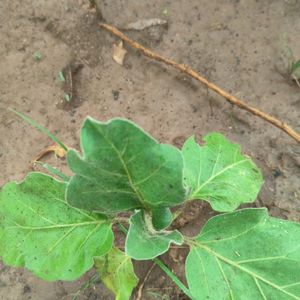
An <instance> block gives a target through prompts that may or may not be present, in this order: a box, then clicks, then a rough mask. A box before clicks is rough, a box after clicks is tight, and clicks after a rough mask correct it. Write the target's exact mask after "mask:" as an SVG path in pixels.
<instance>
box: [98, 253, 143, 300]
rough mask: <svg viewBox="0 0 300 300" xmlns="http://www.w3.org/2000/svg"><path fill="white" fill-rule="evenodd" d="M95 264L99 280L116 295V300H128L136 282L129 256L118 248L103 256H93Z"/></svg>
mask: <svg viewBox="0 0 300 300" xmlns="http://www.w3.org/2000/svg"><path fill="white" fill-rule="evenodd" d="M95 266H96V269H97V271H98V273H99V275H100V279H101V281H102V282H103V283H104V284H105V286H106V287H107V288H108V289H110V290H111V291H112V292H113V293H114V294H115V296H116V300H129V299H130V296H131V293H132V290H133V289H134V288H135V286H136V285H137V283H138V278H137V277H136V275H135V273H134V269H133V265H132V261H131V258H130V257H129V256H127V255H126V254H125V253H124V252H122V251H121V250H119V249H118V248H112V249H111V250H110V252H108V253H107V254H106V255H105V256H100V257H95Z"/></svg>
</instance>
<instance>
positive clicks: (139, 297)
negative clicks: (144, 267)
mask: <svg viewBox="0 0 300 300" xmlns="http://www.w3.org/2000/svg"><path fill="white" fill-rule="evenodd" d="M155 266H156V264H155V263H153V264H152V266H151V267H150V269H149V270H148V272H147V274H146V276H145V277H144V280H143V282H142V283H141V285H140V286H139V289H138V290H137V293H136V298H135V300H141V299H142V292H143V288H144V285H145V283H146V281H147V280H148V278H149V276H150V274H151V272H152V271H153V269H154V267H155Z"/></svg>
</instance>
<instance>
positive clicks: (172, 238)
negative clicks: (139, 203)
mask: <svg viewBox="0 0 300 300" xmlns="http://www.w3.org/2000/svg"><path fill="white" fill-rule="evenodd" d="M171 243H175V244H177V245H181V244H182V243H183V237H182V235H181V233H180V232H179V231H177V230H176V231H156V230H155V229H154V228H153V227H152V222H151V219H150V217H149V216H148V217H147V214H145V215H144V216H143V213H142V211H138V212H137V213H135V214H134V215H133V216H132V217H131V218H130V227H129V231H128V234H127V239H126V244H125V251H126V253H127V254H128V255H129V256H131V257H132V258H134V259H136V260H146V259H151V258H154V257H157V256H159V255H161V254H163V253H165V252H166V251H167V250H168V249H169V246H170V244H171Z"/></svg>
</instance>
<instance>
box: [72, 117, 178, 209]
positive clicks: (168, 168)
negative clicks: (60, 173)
mask: <svg viewBox="0 0 300 300" xmlns="http://www.w3.org/2000/svg"><path fill="white" fill-rule="evenodd" d="M81 148H82V152H83V156H82V157H80V156H79V155H78V154H77V152H76V151H74V150H71V151H69V153H68V164H69V167H70V169H71V170H72V171H73V172H74V173H75V175H74V176H73V177H72V179H71V181H70V184H69V185H68V189H67V201H68V202H69V203H70V204H71V205H73V206H76V207H79V208H82V209H85V210H89V211H99V212H106V213H113V212H120V211H124V210H130V209H139V208H140V209H141V208H143V209H152V208H154V209H155V208H161V207H169V206H175V205H178V204H180V203H182V202H183V201H184V189H183V186H182V157H181V154H180V151H179V150H178V149H176V148H175V147H172V146H170V145H164V144H159V143H158V142H157V141H155V140H154V139H153V138H151V137H150V136H149V135H147V134H146V133H145V132H144V131H143V130H142V129H140V128H139V127H137V126H136V125H135V124H133V123H132V122H129V121H126V120H122V119H114V120H112V121H110V122H108V123H100V122H97V121H95V120H93V119H92V118H88V119H86V121H85V122H84V124H83V127H82V129H81Z"/></svg>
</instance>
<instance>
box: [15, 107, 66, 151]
mask: <svg viewBox="0 0 300 300" xmlns="http://www.w3.org/2000/svg"><path fill="white" fill-rule="evenodd" d="M9 110H10V111H12V112H13V113H15V114H16V115H17V116H19V117H20V118H22V119H23V120H24V121H26V122H27V123H28V124H30V125H31V126H33V127H34V128H36V129H37V130H38V131H40V132H41V133H43V134H45V135H47V136H48V137H49V138H50V139H51V140H52V141H53V142H54V143H56V144H57V145H59V146H60V147H62V148H63V149H64V150H65V151H68V150H69V149H68V147H67V146H66V145H65V144H64V143H63V142H61V141H60V140H59V139H58V138H57V137H56V136H55V135H54V134H52V133H51V132H50V131H49V130H48V129H47V128H45V127H43V126H42V125H40V124H38V123H37V122H35V121H34V120H32V119H31V118H29V117H27V116H25V115H23V114H21V113H20V112H18V111H16V110H14V109H12V108H9Z"/></svg>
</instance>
